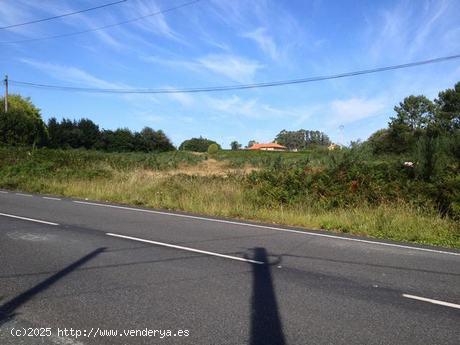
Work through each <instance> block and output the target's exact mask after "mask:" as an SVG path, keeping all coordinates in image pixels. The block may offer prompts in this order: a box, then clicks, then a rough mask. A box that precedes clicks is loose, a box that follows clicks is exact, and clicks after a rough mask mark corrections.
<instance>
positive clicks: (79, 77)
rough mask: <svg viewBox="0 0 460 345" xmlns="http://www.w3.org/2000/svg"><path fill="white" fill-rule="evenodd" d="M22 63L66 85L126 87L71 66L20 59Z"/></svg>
mask: <svg viewBox="0 0 460 345" xmlns="http://www.w3.org/2000/svg"><path fill="white" fill-rule="evenodd" d="M20 61H21V62H22V63H25V64H27V65H29V66H32V67H34V68H36V69H38V70H40V71H41V72H43V73H45V74H47V75H49V76H51V77H52V78H54V79H56V80H61V81H65V82H66V83H72V84H78V85H84V86H90V87H96V88H126V87H127V85H125V84H122V83H114V82H109V81H106V80H104V79H100V78H97V77H95V76H94V75H92V74H90V73H88V72H86V71H84V70H82V69H79V68H77V67H73V66H64V65H59V64H53V63H49V62H40V61H36V60H32V59H25V58H23V59H21V60H20Z"/></svg>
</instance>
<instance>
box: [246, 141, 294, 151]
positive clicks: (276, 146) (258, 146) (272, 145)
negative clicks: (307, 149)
mask: <svg viewBox="0 0 460 345" xmlns="http://www.w3.org/2000/svg"><path fill="white" fill-rule="evenodd" d="M286 148H287V147H286V146H283V145H280V144H276V143H269V144H254V145H252V146H251V147H250V148H249V149H250V150H260V149H281V150H284V149H286Z"/></svg>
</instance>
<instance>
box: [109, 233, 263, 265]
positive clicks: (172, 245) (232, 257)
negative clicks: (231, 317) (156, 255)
mask: <svg viewBox="0 0 460 345" xmlns="http://www.w3.org/2000/svg"><path fill="white" fill-rule="evenodd" d="M106 235H108V236H114V237H120V238H125V239H128V240H133V241H138V242H145V243H151V244H156V245H157V246H163V247H169V248H175V249H181V250H186V251H188V252H194V253H200V254H206V255H212V256H218V257H221V258H226V259H232V260H238V261H244V262H249V263H251V264H258V265H263V264H264V263H263V262H262V261H256V260H250V259H244V258H240V257H238V256H231V255H225V254H219V253H214V252H208V251H206V250H200V249H194V248H189V247H182V246H178V245H175V244H169V243H163V242H157V241H151V240H144V239H143V238H138V237H131V236H125V235H118V234H113V233H111V232H108V233H106Z"/></svg>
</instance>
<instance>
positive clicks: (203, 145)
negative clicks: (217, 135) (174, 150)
mask: <svg viewBox="0 0 460 345" xmlns="http://www.w3.org/2000/svg"><path fill="white" fill-rule="evenodd" d="M211 144H216V145H217V147H218V148H219V150H220V145H219V144H217V143H216V142H215V141H213V140H209V139H206V138H203V137H199V138H192V139H188V140H185V141H184V142H182V144H180V146H179V150H184V151H195V152H207V151H208V147H209V145H211Z"/></svg>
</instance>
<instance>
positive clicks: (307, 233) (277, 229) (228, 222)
mask: <svg viewBox="0 0 460 345" xmlns="http://www.w3.org/2000/svg"><path fill="white" fill-rule="evenodd" d="M73 202H74V203H77V204H84V205H92V206H101V207H110V208H116V209H121V210H128V211H135V212H144V213H153V214H160V215H164V216H171V217H179V218H189V219H197V220H204V221H208V222H216V223H224V224H232V225H239V226H247V227H251V228H259V229H267V230H274V231H282V232H290V233H295V234H301V235H307V236H318V237H326V238H333V239H337V240H343V241H352V242H361V243H368V244H376V245H380V246H388V247H396V248H403V249H411V250H418V251H424V252H430V253H438V254H447V255H454V256H460V253H455V252H446V251H443V250H436V249H429V248H420V247H412V246H405V245H402V244H393V243H385V242H377V241H371V240H362V239H359V238H350V237H341V236H335V235H327V234H321V233H315V232H309V231H301V230H293V229H283V228H277V227H274V226H267V225H258V224H250V223H242V222H236V221H231V220H223V219H213V218H206V217H198V216H191V215H187V214H179V213H172V212H162V211H154V210H144V209H141V208H132V207H126V206H116V205H107V204H98V203H95V202H86V201H73Z"/></svg>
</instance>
